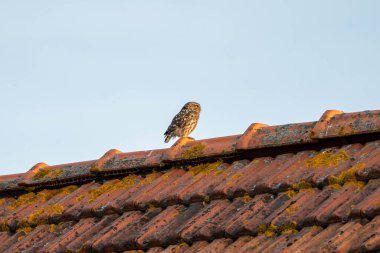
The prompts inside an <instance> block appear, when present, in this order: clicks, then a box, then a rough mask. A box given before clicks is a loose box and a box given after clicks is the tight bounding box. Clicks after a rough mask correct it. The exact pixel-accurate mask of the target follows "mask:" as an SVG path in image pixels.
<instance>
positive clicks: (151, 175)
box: [139, 171, 157, 185]
mask: <svg viewBox="0 0 380 253" xmlns="http://www.w3.org/2000/svg"><path fill="white" fill-rule="evenodd" d="M156 177H157V172H156V171H153V172H151V173H149V174H147V175H146V176H145V178H144V179H143V180H141V181H140V183H139V184H140V185H145V184H149V183H151V182H153V180H154V179H155V178H156Z"/></svg>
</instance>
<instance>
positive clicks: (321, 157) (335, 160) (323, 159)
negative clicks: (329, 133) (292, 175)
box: [305, 150, 350, 168]
mask: <svg viewBox="0 0 380 253" xmlns="http://www.w3.org/2000/svg"><path fill="white" fill-rule="evenodd" d="M348 159H350V156H349V155H348V154H347V152H346V151H344V150H341V151H339V152H337V153H333V152H332V151H331V150H325V151H323V152H320V153H318V154H317V155H316V156H314V157H313V158H310V159H307V160H305V166H306V167H307V168H321V167H325V166H337V165H338V164H340V163H341V162H344V161H347V160H348Z"/></svg>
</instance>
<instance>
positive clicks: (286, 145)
mask: <svg viewBox="0 0 380 253" xmlns="http://www.w3.org/2000/svg"><path fill="white" fill-rule="evenodd" d="M361 137H366V138H367V139H366V140H374V139H379V138H380V110H372V111H363V112H354V113H344V112H342V111H337V110H327V111H325V113H324V114H323V115H322V116H321V118H320V119H319V121H314V122H304V123H294V124H285V125H275V126H268V125H265V124H261V123H253V124H251V125H250V126H249V127H248V128H247V130H246V131H245V132H244V133H243V134H241V135H231V136H224V137H216V138H210V139H203V140H191V139H187V138H182V139H179V140H178V141H177V142H176V143H175V144H174V145H173V146H172V147H170V148H166V149H155V150H145V151H136V152H128V153H122V152H121V151H119V150H115V149H111V150H109V151H107V152H106V153H105V154H104V155H103V156H102V157H101V158H100V159H96V160H90V161H81V162H74V163H66V164H60V165H53V166H49V165H47V164H45V163H38V164H36V165H35V166H33V167H32V168H31V169H30V170H29V171H27V172H26V173H20V174H14V175H6V176H0V192H1V191H3V192H4V191H14V190H20V189H25V187H59V186H63V185H65V184H71V183H83V182H87V181H89V180H93V179H96V178H99V177H107V176H112V175H126V174H131V173H138V174H145V173H148V172H149V171H151V170H153V169H157V170H164V169H165V168H168V166H172V165H181V164H182V165H183V164H196V163H202V162H209V161H215V160H218V159H226V160H228V158H229V157H236V156H244V155H247V154H249V155H250V156H252V155H253V156H254V157H255V156H257V155H262V154H273V155H276V154H279V153H281V150H286V151H289V150H292V149H293V150H294V149H297V148H298V149H301V150H302V149H305V148H321V147H326V146H329V140H334V145H336V144H337V140H341V143H342V144H343V143H350V138H355V141H358V139H357V138H361ZM359 141H361V139H359ZM351 142H353V141H352V140H351Z"/></svg>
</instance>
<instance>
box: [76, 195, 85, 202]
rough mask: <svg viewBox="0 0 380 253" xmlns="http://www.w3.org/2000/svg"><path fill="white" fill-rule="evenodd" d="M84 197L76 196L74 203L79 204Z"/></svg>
mask: <svg viewBox="0 0 380 253" xmlns="http://www.w3.org/2000/svg"><path fill="white" fill-rule="evenodd" d="M84 197H85V196H84V195H83V194H81V195H79V196H77V197H76V198H75V200H76V202H80V201H81V200H82V199H83V198H84Z"/></svg>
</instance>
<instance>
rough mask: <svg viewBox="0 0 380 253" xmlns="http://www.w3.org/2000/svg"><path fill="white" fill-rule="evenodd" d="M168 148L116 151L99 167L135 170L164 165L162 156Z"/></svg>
mask: <svg viewBox="0 0 380 253" xmlns="http://www.w3.org/2000/svg"><path fill="white" fill-rule="evenodd" d="M166 151H167V149H155V150H144V151H136V152H128V153H121V152H120V153H115V152H114V155H113V156H111V157H109V158H108V159H106V160H105V161H104V162H103V163H102V164H101V166H100V167H99V168H100V170H101V171H115V170H133V169H138V168H146V167H161V166H163V163H162V157H163V155H164V153H165V152H166Z"/></svg>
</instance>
